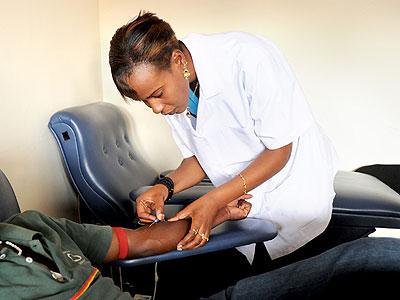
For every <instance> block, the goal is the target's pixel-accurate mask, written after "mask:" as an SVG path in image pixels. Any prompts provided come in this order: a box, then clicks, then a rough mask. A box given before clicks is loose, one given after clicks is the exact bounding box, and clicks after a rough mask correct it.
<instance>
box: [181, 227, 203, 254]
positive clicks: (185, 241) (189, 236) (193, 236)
mask: <svg viewBox="0 0 400 300" xmlns="http://www.w3.org/2000/svg"><path fill="white" fill-rule="evenodd" d="M198 233H199V231H198V229H195V228H191V229H190V230H189V232H188V233H187V234H186V235H185V237H184V238H183V239H182V240H181V241H180V242H179V243H178V246H177V247H176V248H177V249H178V250H186V249H188V248H187V245H188V244H191V243H192V242H193V240H195V239H196V236H197V234H198Z"/></svg>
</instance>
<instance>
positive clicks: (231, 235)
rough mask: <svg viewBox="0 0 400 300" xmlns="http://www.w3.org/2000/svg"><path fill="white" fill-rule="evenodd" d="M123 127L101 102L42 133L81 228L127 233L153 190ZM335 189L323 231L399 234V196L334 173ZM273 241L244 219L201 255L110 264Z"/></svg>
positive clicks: (200, 189) (117, 110) (270, 231)
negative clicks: (48, 134)
mask: <svg viewBox="0 0 400 300" xmlns="http://www.w3.org/2000/svg"><path fill="white" fill-rule="evenodd" d="M130 127H131V126H130V124H129V118H128V117H127V115H126V112H125V111H124V110H123V109H122V108H121V107H118V106H116V105H113V104H110V103H106V102H97V103H92V104H87V105H83V106H76V107H70V108H67V109H63V110H61V111H58V112H56V113H55V114H54V115H53V116H52V117H51V119H50V121H49V128H50V130H51V131H52V133H53V135H54V137H55V139H56V141H57V144H58V146H59V150H60V153H61V155H62V160H63V163H64V166H65V170H66V172H67V174H68V177H69V178H70V180H71V183H72V185H73V187H74V188H75V190H76V192H77V194H78V195H79V198H80V201H79V206H80V208H81V214H80V215H81V219H82V222H88V221H89V222H93V223H99V224H110V225H114V226H126V227H135V222H134V219H135V212H134V204H133V201H134V200H135V199H136V197H137V195H139V194H140V193H141V192H142V191H144V190H145V189H148V188H149V186H151V185H152V184H154V182H155V180H156V179H157V178H158V176H159V174H157V172H156V171H154V170H153V169H152V168H151V167H150V165H149V164H148V163H147V162H146V161H145V160H144V159H143V158H142V156H141V154H140V153H138V151H137V150H136V149H137V147H136V141H135V137H134V136H133V135H132V133H131V128H130ZM210 189H212V186H211V185H210V184H201V185H198V186H195V187H193V188H191V189H189V190H187V191H184V192H181V193H179V194H177V195H174V197H173V199H172V200H170V201H169V205H167V208H166V209H167V214H168V210H170V211H171V213H172V211H176V209H179V208H180V207H182V205H185V204H187V203H188V202H190V201H193V200H195V199H197V198H199V197H200V196H201V195H203V194H204V193H206V192H207V191H209V190H210ZM335 190H336V193H337V195H336V197H335V200H334V209H333V216H332V221H331V224H334V225H336V226H345V227H346V226H347V227H351V228H360V229H365V228H366V229H368V228H377V227H386V228H400V195H399V194H398V193H396V192H395V191H394V190H393V189H391V188H390V187H389V186H387V185H386V184H384V183H383V182H382V181H380V180H379V179H377V178H375V177H373V176H371V175H368V174H362V173H358V172H350V171H339V172H338V174H337V176H336V179H335ZM176 205H178V207H176ZM179 205H180V206H179ZM275 235H276V229H275V227H274V224H272V223H270V222H268V221H265V220H258V219H251V218H248V219H245V220H241V221H237V222H227V223H226V224H222V225H220V226H218V227H217V228H215V229H214V230H213V231H212V232H211V238H210V242H209V243H207V244H206V245H205V246H204V247H202V248H199V249H195V250H191V251H172V252H170V253H165V254H162V255H158V256H153V257H148V258H141V259H135V260H128V261H119V262H117V263H116V264H115V265H117V266H121V267H131V266H137V265H141V264H147V263H153V262H158V261H162V260H170V259H176V258H181V257H184V256H190V255H197V254H200V253H208V252H213V251H219V250H223V249H229V248H233V247H237V246H240V245H246V244H251V243H255V242H260V241H265V240H269V239H272V238H274V237H275Z"/></svg>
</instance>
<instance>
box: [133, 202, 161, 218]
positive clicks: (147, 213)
mask: <svg viewBox="0 0 400 300" xmlns="http://www.w3.org/2000/svg"><path fill="white" fill-rule="evenodd" d="M153 207H154V202H153V201H146V200H141V201H139V202H137V204H136V213H137V215H138V217H139V220H140V222H144V223H150V222H153V221H154V220H155V219H156V217H155V216H154V215H153V214H152V211H153Z"/></svg>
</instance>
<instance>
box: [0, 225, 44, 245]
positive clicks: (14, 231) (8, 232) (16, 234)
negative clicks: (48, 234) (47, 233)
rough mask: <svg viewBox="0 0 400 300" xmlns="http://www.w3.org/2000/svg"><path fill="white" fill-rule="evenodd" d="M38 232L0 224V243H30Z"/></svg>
mask: <svg viewBox="0 0 400 300" xmlns="http://www.w3.org/2000/svg"><path fill="white" fill-rule="evenodd" d="M37 234H39V235H41V233H40V232H38V231H34V230H30V229H27V228H24V227H21V226H17V225H14V224H8V223H0V240H2V241H31V240H33V239H34V236H35V235H37Z"/></svg>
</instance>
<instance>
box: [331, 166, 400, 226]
mask: <svg viewBox="0 0 400 300" xmlns="http://www.w3.org/2000/svg"><path fill="white" fill-rule="evenodd" d="M335 191H336V196H335V199H334V204H333V206H334V208H333V216H334V218H335V221H336V222H340V223H342V224H346V225H349V226H352V225H357V226H373V227H393V228H400V195H399V194H398V193H396V192H395V191H394V190H393V189H391V188H390V187H389V186H387V185H386V184H384V183H383V182H382V181H380V180H379V179H377V178H375V177H373V176H371V175H367V174H362V173H358V172H351V171H339V172H338V173H337V175H336V177H335Z"/></svg>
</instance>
